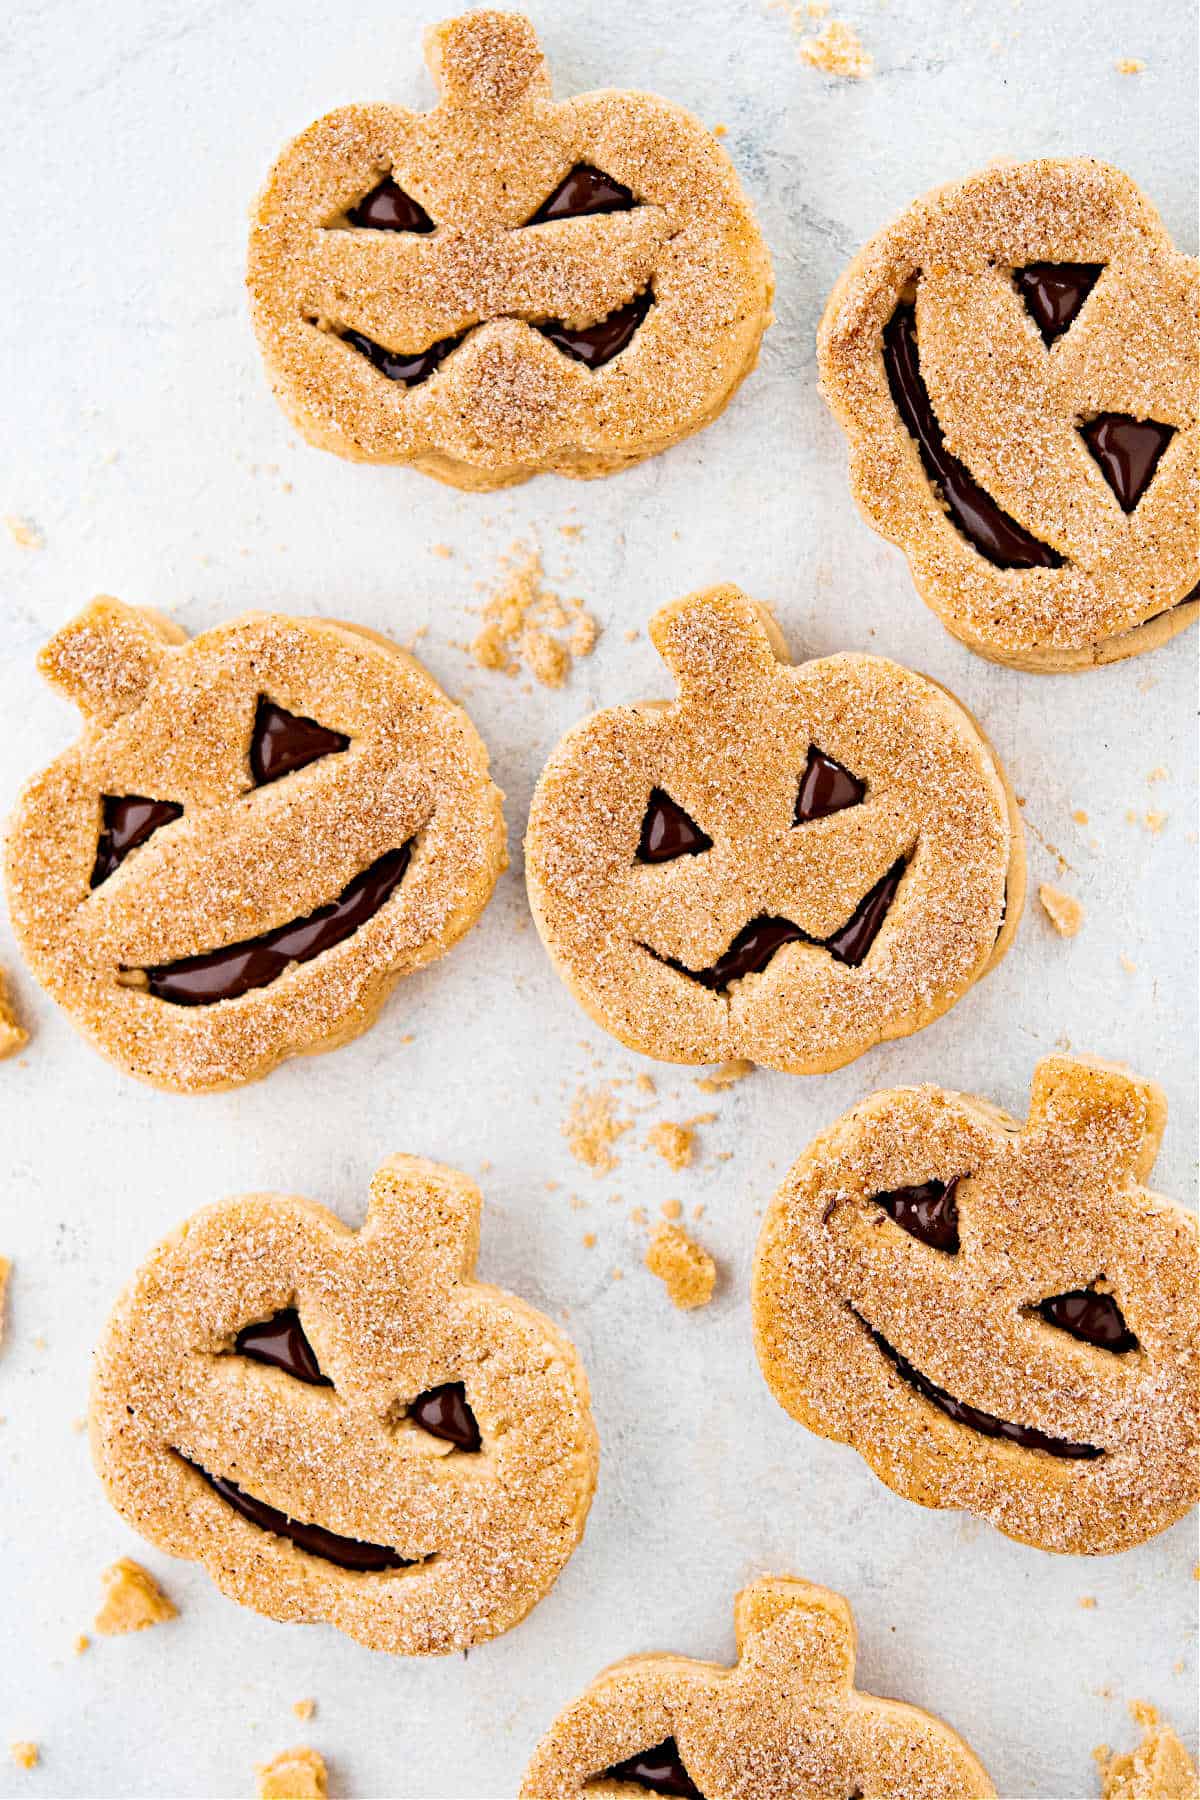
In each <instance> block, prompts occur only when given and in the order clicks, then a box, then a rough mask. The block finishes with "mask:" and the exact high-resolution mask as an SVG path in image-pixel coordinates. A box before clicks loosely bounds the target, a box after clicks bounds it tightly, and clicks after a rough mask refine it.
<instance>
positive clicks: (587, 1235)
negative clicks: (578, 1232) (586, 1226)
mask: <svg viewBox="0 0 1200 1800" xmlns="http://www.w3.org/2000/svg"><path fill="white" fill-rule="evenodd" d="M583 1247H584V1249H585V1250H594V1249H595V1248H596V1234H595V1232H594V1231H585V1232H584V1234H583Z"/></svg>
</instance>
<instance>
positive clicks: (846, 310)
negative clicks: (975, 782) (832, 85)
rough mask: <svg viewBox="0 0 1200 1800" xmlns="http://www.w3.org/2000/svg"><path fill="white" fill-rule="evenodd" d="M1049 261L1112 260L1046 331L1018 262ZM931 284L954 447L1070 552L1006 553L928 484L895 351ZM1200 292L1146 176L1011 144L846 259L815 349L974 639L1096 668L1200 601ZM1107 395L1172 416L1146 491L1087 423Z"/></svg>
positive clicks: (912, 542) (1044, 536) (857, 488)
mask: <svg viewBox="0 0 1200 1800" xmlns="http://www.w3.org/2000/svg"><path fill="white" fill-rule="evenodd" d="M1043 263H1053V264H1067V265H1072V264H1082V265H1085V266H1086V267H1088V268H1089V269H1090V270H1095V271H1098V279H1097V280H1096V281H1095V285H1094V287H1092V288H1091V290H1090V292H1089V293H1088V294H1087V297H1086V299H1085V300H1084V302H1083V304H1082V307H1081V308H1080V310H1078V312H1077V313H1076V314H1075V316H1074V317H1073V319H1072V320H1071V321H1070V322H1069V324H1068V325H1067V326H1066V328H1065V329H1063V330H1061V331H1060V332H1059V333H1058V334H1057V335H1054V336H1053V337H1052V341H1050V342H1049V343H1047V342H1046V341H1045V337H1044V334H1043V332H1042V331H1041V330H1040V329H1039V326H1038V323H1037V320H1036V318H1035V316H1034V314H1033V313H1032V312H1031V310H1030V309H1029V308H1028V307H1027V306H1026V304H1025V301H1024V300H1023V298H1022V296H1021V293H1020V292H1019V291H1018V287H1017V285H1016V283H1015V281H1014V273H1015V272H1018V271H1020V270H1023V269H1028V268H1029V267H1030V266H1031V265H1035V266H1036V265H1040V264H1043ZM914 291H915V322H916V333H917V342H918V344H919V351H920V372H921V376H922V378H923V380H924V383H925V386H926V388H927V390H928V394H929V398H930V400H931V401H932V405H933V410H934V413H935V414H936V418H937V423H938V425H939V426H940V429H941V432H942V434H943V435H944V438H945V443H946V447H947V449H948V450H949V451H950V452H951V453H952V455H953V456H954V457H956V458H958V459H959V461H960V462H962V463H964V464H965V465H966V467H967V469H968V470H969V472H970V474H971V476H973V478H974V480H975V481H976V483H978V484H979V485H980V486H982V488H983V489H984V490H985V491H986V493H987V494H988V495H989V496H990V497H991V499H992V500H993V501H995V502H996V503H997V505H998V506H999V507H1000V508H1001V509H1002V511H1003V512H1004V513H1006V514H1007V515H1008V516H1009V517H1010V518H1011V519H1013V520H1015V521H1016V522H1017V523H1018V524H1019V525H1020V526H1021V527H1023V528H1024V529H1025V530H1026V531H1028V532H1031V533H1032V534H1033V535H1034V536H1035V537H1036V538H1037V539H1038V540H1039V541H1040V542H1041V543H1043V544H1044V545H1047V546H1049V547H1050V548H1051V549H1052V550H1053V551H1054V552H1055V553H1057V555H1058V556H1059V557H1060V558H1061V566H1059V567H1026V568H1021V567H1001V566H998V564H997V563H996V562H994V561H991V560H989V559H988V557H987V556H986V555H984V554H982V553H981V552H980V550H979V549H977V548H976V546H975V544H974V543H972V541H971V539H970V538H969V537H968V536H966V535H965V534H964V532H963V531H962V530H960V529H959V526H958V525H957V524H956V523H955V521H954V519H953V518H952V517H951V516H950V513H949V510H948V508H947V507H946V506H945V505H944V504H943V500H942V497H941V496H940V494H939V493H938V491H936V489H935V487H934V485H933V484H932V483H931V480H930V477H929V474H928V473H927V471H926V469H925V467H923V465H922V459H921V456H920V454H919V452H918V448H917V444H916V441H915V439H914V437H913V436H912V435H911V433H910V431H909V429H908V428H907V426H906V425H905V422H904V420H903V418H902V417H901V415H900V413H899V411H898V410H897V405H896V401H895V399H894V397H893V394H892V392H891V390H890V387H889V380H888V374H887V369H886V366H885V359H884V332H885V329H886V328H887V326H888V324H889V321H890V320H891V319H892V318H893V315H894V314H895V312H896V309H897V307H898V305H900V304H901V303H902V302H907V301H910V300H911V299H912V297H913V294H914ZM1198 308H1200V265H1198V264H1197V263H1196V261H1195V260H1194V259H1192V258H1190V257H1186V256H1181V255H1179V254H1178V253H1177V252H1176V251H1175V249H1174V247H1173V245H1172V243H1171V239H1170V237H1169V235H1168V233H1167V231H1166V229H1165V227H1164V226H1163V223H1162V221H1161V220H1160V218H1159V217H1158V214H1157V213H1156V212H1155V210H1154V208H1153V206H1152V205H1151V204H1150V202H1149V200H1148V199H1147V198H1146V196H1145V195H1144V194H1143V193H1142V192H1141V191H1140V190H1139V188H1138V187H1137V186H1136V185H1135V183H1134V182H1132V181H1131V180H1130V179H1129V178H1128V176H1126V175H1123V174H1121V173H1120V171H1119V170H1117V169H1113V168H1110V167H1108V166H1106V165H1105V164H1103V163H1099V162H1094V161H1092V160H1091V159H1089V158H1084V157H1079V158H1069V159H1063V160H1050V159H1047V160H1039V161H1035V162H1027V163H1003V164H1000V165H999V166H993V167H990V168H987V169H984V170H982V171H980V172H979V173H978V174H976V175H972V176H970V177H968V178H967V179H966V180H965V181H961V182H952V183H949V184H947V185H946V186H944V187H940V188H936V189H935V190H934V191H933V192H932V193H930V194H927V195H926V196H925V197H924V198H923V199H921V200H918V201H916V202H915V203H914V204H913V205H912V206H910V207H909V209H908V211H907V212H906V213H904V214H903V215H902V216H901V217H900V218H899V219H897V220H896V221H894V223H892V224H891V225H889V226H887V227H886V228H885V229H884V230H883V231H881V232H879V233H878V234H877V235H876V236H875V237H874V238H872V239H871V241H870V242H869V243H868V244H867V245H866V246H865V248H864V249H863V250H861V251H860V252H859V254H858V256H856V257H855V259H854V261H853V262H852V263H851V264H850V266H849V267H848V268H847V270H846V271H845V273H844V274H843V275H842V277H841V279H840V280H839V281H838V283H837V285H836V287H835V288H834V290H833V293H832V294H831V296H830V299H829V302H828V305H827V307H826V309H825V315H824V318H823V319H822V321H821V326H820V331H819V334H818V351H819V364H820V373H821V386H822V389H823V391H824V394H825V397H826V399H827V400H828V402H829V404H830V406H831V407H832V409H833V411H834V413H835V414H836V416H837V418H838V420H839V421H840V423H841V424H842V426H843V428H844V429H845V431H846V434H847V436H848V438H849V444H850V483H851V487H852V489H853V492H854V495H855V498H856V499H857V500H858V503H859V505H860V507H861V508H862V510H863V512H864V514H865V516H866V518H867V520H868V521H869V523H870V524H872V525H873V526H874V527H875V529H876V530H877V531H879V532H881V533H882V534H883V536H884V537H886V538H889V539H890V540H891V541H892V542H893V543H895V544H898V545H899V546H900V548H901V549H902V550H903V551H904V552H905V554H906V556H907V557H908V561H909V566H910V568H911V570H912V575H913V579H914V581H915V582H916V585H917V588H918V591H919V592H920V594H921V596H922V598H923V599H924V600H925V601H926V602H927V603H928V605H930V606H931V607H932V608H933V610H934V611H935V612H936V613H937V614H938V616H939V618H940V619H941V621H942V623H943V624H944V625H945V626H946V628H947V629H948V630H949V631H951V632H953V634H954V635H955V636H956V637H958V638H960V639H961V640H962V642H963V643H965V644H966V645H967V646H968V647H969V648H970V649H972V650H975V651H977V652H978V653H979V654H980V655H982V656H986V657H989V658H991V659H992V660H993V661H996V662H1003V663H1008V664H1010V665H1011V666H1013V667H1014V668H1020V669H1027V670H1032V671H1045V672H1057V671H1078V670H1083V669H1088V668H1091V667H1093V666H1095V665H1096V664H1099V663H1107V662H1114V661H1116V660H1118V659H1119V658H1122V657H1126V656H1133V655H1136V654H1138V653H1139V652H1141V651H1143V650H1150V649H1153V648H1154V647H1155V646H1156V645H1158V644H1161V643H1164V642H1165V641H1166V640H1167V639H1168V638H1170V637H1172V636H1173V635H1174V634H1175V633H1176V632H1177V631H1181V630H1182V629H1183V628H1184V626H1185V625H1188V624H1190V623H1191V621H1192V620H1193V619H1194V618H1195V616H1196V612H1197V605H1198V604H1200V602H1197V600H1196V599H1195V598H1193V597H1192V596H1193V594H1194V592H1195V590H1196V587H1197V583H1198V581H1200V539H1198V532H1197V515H1198V509H1200V417H1198V414H1197V407H1198V396H1200V322H1198ZM1105 413H1115V414H1120V415H1127V416H1128V417H1129V418H1131V419H1134V420H1141V421H1145V420H1154V421H1157V422H1158V423H1159V424H1161V425H1164V426H1167V427H1171V428H1173V430H1174V435H1173V436H1172V437H1171V438H1170V442H1169V443H1168V445H1167V447H1166V450H1165V452H1164V453H1163V454H1162V457H1161V460H1160V461H1159V463H1158V466H1157V468H1156V470H1155V472H1154V475H1153V479H1152V481H1151V482H1150V484H1149V486H1148V487H1147V488H1146V490H1145V492H1144V493H1143V494H1142V497H1141V498H1140V500H1138V502H1137V504H1136V505H1135V507H1134V508H1133V510H1132V511H1128V512H1127V511H1125V510H1124V509H1123V507H1122V505H1121V503H1120V502H1119V501H1118V498H1117V495H1116V493H1115V492H1114V491H1113V489H1112V488H1111V487H1110V485H1109V483H1108V482H1107V481H1106V480H1105V478H1104V475H1103V474H1102V473H1101V469H1100V466H1099V464H1098V462H1097V460H1096V458H1095V457H1094V455H1093V454H1092V453H1091V452H1090V451H1089V449H1088V447H1087V443H1086V441H1085V438H1084V436H1083V435H1082V432H1081V429H1080V428H1081V427H1082V426H1085V425H1086V424H1087V423H1088V422H1089V421H1090V420H1093V419H1095V418H1096V417H1097V415H1101V414H1105Z"/></svg>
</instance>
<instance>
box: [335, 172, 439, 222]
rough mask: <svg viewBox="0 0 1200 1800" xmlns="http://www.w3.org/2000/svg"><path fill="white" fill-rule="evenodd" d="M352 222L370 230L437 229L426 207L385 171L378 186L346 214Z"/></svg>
mask: <svg viewBox="0 0 1200 1800" xmlns="http://www.w3.org/2000/svg"><path fill="white" fill-rule="evenodd" d="M346 217H347V218H348V219H349V221H350V223H351V225H356V226H358V227H359V229H360V230H367V231H419V232H422V233H424V232H429V231H432V230H433V229H434V225H433V220H432V219H431V218H430V216H429V214H428V213H427V212H426V211H425V208H424V207H423V206H421V205H419V204H418V202H417V201H416V200H414V199H413V197H412V195H411V194H406V193H405V191H404V189H403V188H402V187H400V186H399V185H398V184H397V183H396V182H395V181H393V180H392V177H391V176H390V175H385V176H384V178H383V180H382V181H381V182H380V183H379V185H378V187H373V188H372V189H371V191H370V193H369V194H364V195H363V197H362V199H361V200H360V201H359V203H358V205H357V206H352V207H351V208H350V211H349V212H348V213H347V214H346Z"/></svg>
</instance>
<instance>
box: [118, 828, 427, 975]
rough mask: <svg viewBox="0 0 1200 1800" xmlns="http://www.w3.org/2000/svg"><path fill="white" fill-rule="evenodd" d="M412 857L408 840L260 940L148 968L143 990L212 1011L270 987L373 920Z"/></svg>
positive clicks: (410, 844)
mask: <svg viewBox="0 0 1200 1800" xmlns="http://www.w3.org/2000/svg"><path fill="white" fill-rule="evenodd" d="M411 854H412V843H411V840H410V841H409V843H407V844H404V845H402V847H401V848H400V849H399V850H388V851H386V852H385V853H384V855H382V856H380V857H378V858H377V859H376V860H375V861H374V862H373V863H372V864H371V865H370V867H369V868H366V869H364V870H363V871H362V872H361V874H358V875H356V876H355V877H354V880H353V881H351V882H350V883H349V885H348V886H347V887H344V888H343V889H342V891H341V893H340V894H339V895H338V897H337V899H336V900H331V901H330V902H329V903H328V905H326V906H319V907H318V908H317V910H316V912H311V913H308V914H307V915H306V916H305V917H304V918H302V919H293V920H292V921H291V922H290V924H287V925H279V926H277V927H276V928H275V930H274V931H267V932H264V933H263V934H262V936H261V937H255V938H246V939H244V940H243V941H242V942H241V943H239V944H226V945H225V947H224V948H223V949H221V950H208V951H205V952H204V953H203V954H202V955H200V956H185V957H182V958H181V959H180V960H179V961H178V962H170V963H159V964H157V965H156V966H155V967H154V968H149V969H146V970H144V971H143V973H144V974H145V977H146V985H147V986H148V988H149V990H150V992H151V993H152V994H153V995H154V996H155V997H156V998H157V999H159V1000H166V1001H169V1002H170V1004H171V1005H172V1006H212V1005H213V1004H214V1003H215V1002H216V1001H218V1000H236V999H237V998H238V997H239V995H241V994H248V993H249V992H250V991H251V989H253V988H262V987H269V986H270V984H271V982H273V981H275V980H277V979H278V977H279V976H280V975H282V974H283V973H284V971H285V970H286V969H287V968H289V967H290V966H291V964H292V963H304V962H311V961H312V959H313V957H314V956H320V954H321V952H322V951H323V950H332V948H333V946H334V945H335V944H340V943H342V942H344V940H345V939H346V938H348V937H352V936H353V935H354V933H355V932H356V931H357V930H358V929H359V927H360V926H362V925H365V924H366V923H367V921H368V920H369V919H373V918H374V916H375V914H376V913H377V912H378V911H379V910H380V908H381V907H382V906H383V905H384V904H385V902H386V901H387V900H389V899H390V898H391V896H392V894H393V893H394V892H395V891H396V889H397V888H398V887H399V885H400V883H401V881H402V880H403V878H404V872H405V870H406V869H407V868H408V864H409V858H410V856H411Z"/></svg>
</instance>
